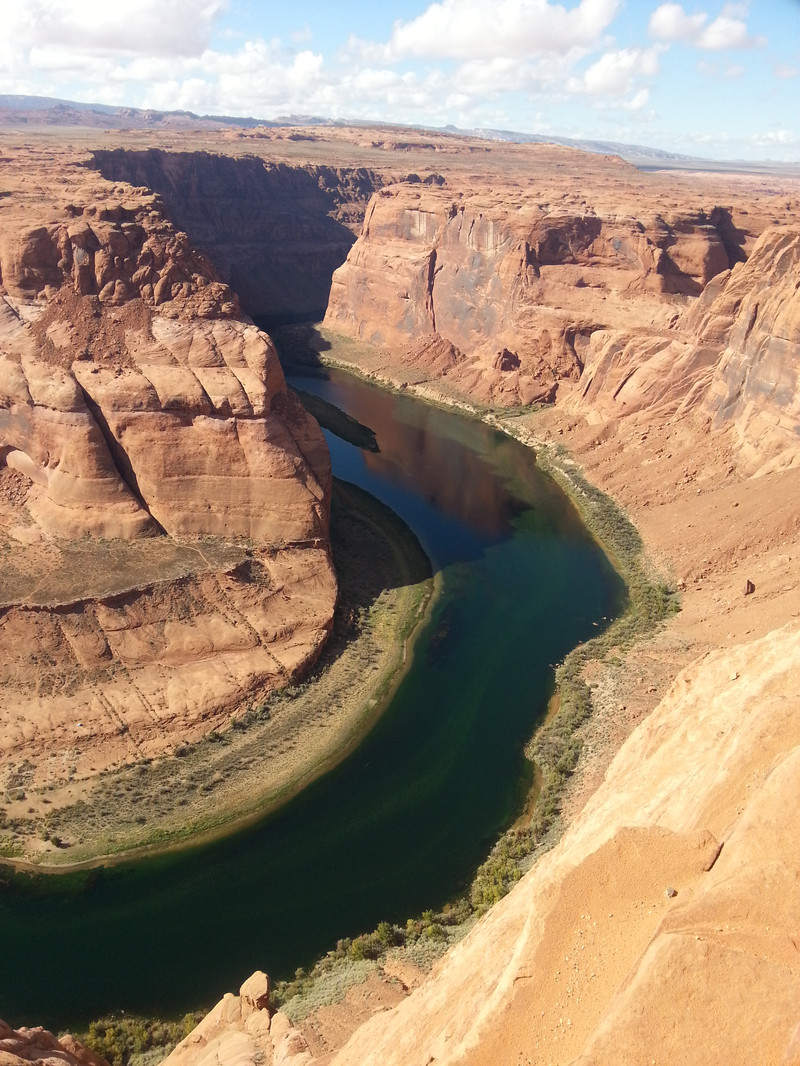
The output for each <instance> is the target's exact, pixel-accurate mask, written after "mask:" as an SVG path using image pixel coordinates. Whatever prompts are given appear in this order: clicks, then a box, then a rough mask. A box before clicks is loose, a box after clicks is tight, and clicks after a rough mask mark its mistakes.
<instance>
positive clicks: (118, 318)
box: [0, 170, 336, 781]
mask: <svg viewBox="0 0 800 1066" xmlns="http://www.w3.org/2000/svg"><path fill="white" fill-rule="evenodd" d="M70 177H71V178H72V180H71V181H69V182H65V183H64V186H59V185H58V184H57V183H55V182H53V183H52V184H50V185H49V187H48V190H47V191H48V195H49V196H50V200H49V201H48V200H45V202H44V203H41V202H40V203H39V204H38V205H36V206H35V207H33V206H31V205H30V204H26V203H25V192H24V187H23V189H21V190H20V192H19V193H16V194H14V193H12V194H11V195H10V196H8V197H6V198H5V199H4V200H3V201H2V211H1V212H0V276H1V277H2V290H0V369H1V370H2V373H1V374H0V376H1V377H2V382H3V385H2V404H0V488H1V489H2V501H1V502H2V509H1V510H0V518H1V519H2V533H3V538H4V543H5V566H4V575H3V584H2V608H3V624H2V626H1V627H0V648H1V649H2V654H0V662H2V681H3V686H2V697H0V737H1V738H2V743H3V753H4V758H5V765H6V770H7V771H8V772H12V770H13V768H14V767H16V768H17V770H18V769H19V767H21V766H25V765H29V766H30V765H35V766H36V770H35V772H34V774H33V778H31V775H30V774H28V775H27V780H28V781H31V780H37V779H45V780H46V779H50V778H52V779H58V778H60V777H63V776H65V775H67V774H71V775H73V776H75V775H77V776H82V775H83V774H86V773H89V772H91V771H94V770H97V769H101V768H102V767H103V766H104V765H115V764H119V763H122V762H125V761H130V760H131V759H136V758H141V757H143V756H150V755H153V754H156V753H158V752H160V751H163V750H170V749H171V748H172V746H173V745H174V743H177V742H178V741H183V740H186V739H189V740H191V739H193V738H195V737H197V736H198V735H200V734H202V733H203V732H207V731H208V730H209V729H211V728H213V727H214V726H219V725H220V724H223V723H225V722H228V721H229V720H230V715H231V714H232V713H233V712H234V711H235V710H236V709H237V708H238V707H240V706H241V705H242V704H243V703H244V702H249V701H252V700H257V699H258V698H260V697H261V696H263V695H264V694H265V693H266V692H268V691H269V690H270V689H271V688H273V687H275V686H276V685H279V684H283V683H285V682H286V681H287V680H288V679H291V678H292V677H294V676H295V675H296V674H297V672H298V671H299V670H301V669H302V668H303V667H304V666H306V665H307V664H308V663H309V662H310V661H313V659H314V657H315V656H316V655H317V653H318V652H319V650H320V648H321V646H322V644H323V642H324V640H325V637H326V634H327V632H328V630H329V627H330V623H331V618H332V612H333V604H334V599H335V595H336V581H335V577H334V574H333V571H332V567H331V562H330V558H329V551H328V540H327V538H328V508H329V499H330V484H331V482H330V463H329V458H328V454H327V449H326V447H325V444H324V440H323V438H322V435H321V433H320V431H319V429H318V427H317V425H316V423H315V422H314V421H313V419H311V418H310V417H309V416H308V415H306V413H305V411H304V410H303V408H302V406H301V405H300V403H299V401H298V400H297V399H296V398H295V397H294V396H293V395H292V394H291V393H289V392H288V391H287V389H286V385H285V381H284V378H283V373H282V371H281V368H280V365H279V363H278V360H277V356H276V354H275V350H274V348H273V346H272V343H271V341H270V340H269V338H268V337H267V336H266V335H265V334H263V333H261V332H260V331H259V330H258V329H257V328H256V327H255V326H254V325H252V324H251V323H249V322H248V321H247V320H246V319H245V318H244V317H243V316H242V314H241V312H240V310H239V305H238V301H237V298H236V296H235V295H234V294H233V293H232V291H231V290H230V289H229V288H228V287H227V286H226V285H225V284H224V283H222V282H220V281H219V280H218V279H217V277H216V275H215V273H214V270H213V268H212V267H211V265H210V263H209V262H208V260H207V259H206V258H205V257H204V256H202V255H201V254H199V253H197V252H196V251H195V250H194V249H193V248H192V246H191V245H190V244H189V241H188V239H187V237H186V235H185V234H183V233H181V232H180V231H178V230H176V229H175V227H174V226H173V224H172V223H171V222H170V221H169V220H168V219H167V218H166V216H165V214H164V211H163V208H162V205H161V204H160V201H159V200H158V198H157V197H155V196H154V195H153V194H152V193H150V192H147V191H146V190H141V189H139V190H133V189H131V188H129V187H127V186H125V187H121V188H115V187H114V186H111V185H109V184H108V183H106V182H104V181H103V180H102V179H101V178H100V177H99V176H96V175H89V173H88V172H86V171H84V170H82V171H80V172H78V173H73V174H71V175H70ZM76 569H77V570H78V571H79V572H76Z"/></svg>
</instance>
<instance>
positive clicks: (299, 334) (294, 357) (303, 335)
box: [254, 316, 333, 378]
mask: <svg viewBox="0 0 800 1066" xmlns="http://www.w3.org/2000/svg"><path fill="white" fill-rule="evenodd" d="M320 317H321V316H320ZM254 321H255V324H256V325H257V326H258V328H259V329H263V330H265V331H266V332H267V333H269V335H270V337H271V338H272V340H273V343H274V344H275V347H276V349H277V351H278V357H279V359H280V361H281V366H282V367H283V369H284V371H285V372H286V373H288V374H290V373H292V371H297V372H302V373H303V375H305V376H306V377H321V378H325V377H327V376H328V371H327V369H326V367H325V365H324V363H323V362H322V360H321V359H320V354H321V353H322V352H329V351H330V350H331V349H332V347H333V345H332V344H331V343H330V341H328V340H326V339H325V338H324V337H323V336H322V334H321V333H320V331H319V330H318V329H317V327H316V325H315V324H314V323H313V322H309V321H302V322H301V321H295V322H277V323H276V322H274V321H270V319H268V318H264V317H259V318H257V319H254Z"/></svg>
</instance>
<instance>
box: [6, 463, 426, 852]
mask: <svg viewBox="0 0 800 1066" xmlns="http://www.w3.org/2000/svg"><path fill="white" fill-rule="evenodd" d="M331 538H332V548H333V552H334V558H335V563H336V567H337V572H338V574H339V581H340V595H339V602H338V605H337V609H336V614H335V617H334V627H333V633H332V635H331V638H330V640H329V643H328V645H327V647H326V649H325V651H324V652H323V655H322V657H321V659H320V660H319V662H318V663H317V665H316V666H315V667H314V669H313V670H312V671H311V673H310V674H309V676H308V677H307V678H306V679H305V680H304V681H302V682H301V683H299V684H295V685H292V686H289V688H287V689H285V690H283V691H281V692H278V693H275V694H273V695H272V696H271V697H270V698H269V699H268V700H267V701H266V702H264V703H263V704H260V705H258V706H250V705H246V706H243V707H242V708H241V711H240V712H239V713H237V714H236V715H235V716H234V717H233V718H232V719H231V721H230V723H229V726H228V728H227V729H226V730H224V731H222V730H220V731H214V732H212V733H211V734H210V735H209V736H208V737H206V738H204V739H203V740H200V741H198V742H197V743H195V744H191V745H190V744H185V745H182V746H181V747H180V748H179V749H178V751H177V754H176V755H175V756H173V757H167V758H163V759H154V760H146V761H144V762H140V763H138V764H137V765H134V766H131V767H127V768H125V769H124V770H121V771H117V772H112V773H106V774H102V775H100V776H99V777H98V778H95V779H90V780H89V781H88V782H86V783H84V784H83V787H82V788H80V789H78V788H76V787H74V786H73V787H72V788H69V789H68V788H67V787H66V786H61V787H55V788H48V789H43V790H41V795H39V794H38V793H37V792H36V791H35V790H29V791H28V794H27V795H26V796H25V797H24V799H23V800H22V801H18V802H17V804H16V806H19V805H20V803H22V804H24V807H25V808H30V813H28V812H27V811H26V812H25V813H21V812H20V813H17V812H16V811H15V810H14V809H13V808H11V810H10V811H9V808H6V811H7V813H6V815H5V827H4V832H3V837H2V841H3V844H4V852H5V854H4V858H5V861H6V862H7V863H8V864H9V865H12V866H14V867H15V868H16V869H35V870H36V871H37V872H49V871H66V870H69V869H77V868H87V867H91V866H95V865H100V864H103V865H107V864H108V863H109V862H110V861H116V862H119V861H123V860H124V859H127V858H130V857H132V856H133V855H139V854H143V853H150V852H156V851H162V850H167V849H172V848H175V847H180V846H182V845H195V844H198V843H200V842H202V841H205V840H209V839H213V838H214V837H218V836H223V835H226V834H228V833H232V832H235V831H236V830H238V829H241V828H243V827H244V826H245V825H248V824H250V823H252V822H254V821H257V820H258V819H261V818H263V817H264V816H265V815H266V814H268V813H269V812H271V811H273V810H276V809H277V808H278V807H280V806H282V805H283V804H285V803H287V802H288V801H289V799H291V798H292V796H294V795H296V794H297V793H298V792H299V791H301V790H302V789H303V788H304V787H306V786H307V785H308V784H309V783H310V782H311V781H312V780H314V779H315V778H316V777H319V776H320V775H321V774H323V773H325V772H326V771H327V770H329V769H331V768H332V767H333V766H335V765H336V764H337V763H338V762H340V761H341V760H342V759H344V758H345V757H346V756H347V754H348V753H349V752H350V751H352V750H353V748H354V747H356V746H357V744H358V743H359V741H360V739H361V738H362V737H363V736H364V734H365V733H366V732H367V731H368V730H369V729H370V728H371V727H372V725H373V724H374V722H375V720H376V718H377V716H378V715H379V714H380V713H381V710H382V708H383V707H384V706H385V705H386V702H387V700H388V699H389V697H390V696H391V692H392V690H393V688H394V686H396V684H397V683H398V682H399V680H400V678H401V677H402V675H403V672H404V670H405V669H406V667H407V665H408V663H409V661H410V657H411V655H412V654H413V643H414V635H415V632H416V631H417V629H418V628H419V626H420V625H421V624H422V622H423V621H424V619H425V617H426V613H427V610H428V609H429V607H430V604H431V602H432V597H433V591H434V583H433V578H432V576H431V571H430V564H429V563H428V561H427V558H426V557H425V554H424V552H423V551H422V549H421V547H420V546H419V543H418V542H417V540H416V538H415V537H414V535H413V533H411V531H410V530H409V529H408V527H407V526H406V525H405V524H404V523H403V522H401V521H400V520H399V519H398V518H397V517H396V516H395V515H394V514H393V513H392V512H391V511H390V510H389V509H388V508H386V507H384V506H383V505H382V504H380V503H379V502H378V501H376V500H374V499H373V498H372V497H370V496H369V495H367V494H366V493H364V492H361V491H360V490H359V489H357V488H356V487H355V486H352V485H348V484H346V483H342V482H337V484H336V488H335V494H334V504H333V509H332V518H331ZM34 805H35V806H34ZM37 808H38V810H37ZM0 854H2V852H0Z"/></svg>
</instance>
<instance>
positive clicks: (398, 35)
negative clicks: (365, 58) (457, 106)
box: [383, 0, 621, 60]
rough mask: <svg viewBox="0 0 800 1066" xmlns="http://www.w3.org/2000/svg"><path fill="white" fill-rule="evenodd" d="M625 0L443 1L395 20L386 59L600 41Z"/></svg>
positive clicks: (480, 54)
mask: <svg viewBox="0 0 800 1066" xmlns="http://www.w3.org/2000/svg"><path fill="white" fill-rule="evenodd" d="M620 7H621V0H580V3H579V4H578V5H577V7H573V8H570V9H567V8H565V7H563V6H562V5H561V4H554V3H550V2H549V0H498V2H496V3H494V4H487V3H486V2H485V0H441V2H439V3H434V4H431V5H430V7H428V8H427V10H426V11H424V12H423V13H422V14H421V15H419V16H418V17H417V18H415V19H412V20H411V21H409V22H402V21H400V22H396V23H395V25H394V29H393V31H392V36H391V40H390V41H389V43H388V44H387V45H386V46H385V48H384V49H383V56H384V58H385V59H387V60H391V59H397V58H402V57H408V56H415V57H425V58H442V59H462V60H464V59H492V58H497V57H505V58H519V57H522V56H533V55H540V54H542V53H545V52H556V53H563V52H568V51H569V50H570V49H573V48H575V47H593V46H596V44H597V42H598V40H599V39H600V37H601V35H602V34H603V33H604V31H605V30H606V29H607V27H608V26H609V24H610V23H611V22H612V21H613V19H614V17H615V16H616V14H617V12H618V11H619V9H620Z"/></svg>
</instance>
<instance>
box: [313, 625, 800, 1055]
mask: <svg viewBox="0 0 800 1066" xmlns="http://www.w3.org/2000/svg"><path fill="white" fill-rule="evenodd" d="M799 671H800V631H798V628H797V626H796V625H795V626H792V627H788V628H786V629H783V630H781V631H779V632H775V633H771V634H770V635H769V636H767V637H765V638H762V639H761V640H758V641H755V642H753V643H752V644H750V645H745V646H742V647H739V648H735V649H732V650H721V651H718V652H715V653H713V654H711V655H709V656H707V657H706V658H704V659H703V660H701V661H699V662H697V663H696V664H694V665H693V666H692V667H690V668H689V669H687V670H686V671H684V672H683V673H682V674H681V675H680V676H679V677H678V678H677V679H676V681H675V683H674V685H673V687H672V689H671V691H670V692H669V693H668V695H667V696H666V697H665V698H664V700H663V701H662V702H661V704H660V705H659V706H658V707H657V708H656V710H655V711H654V712H653V713H652V715H651V716H650V717H649V718H648V719H647V720H646V721H645V722H644V723H643V724H642V725H641V726H640V727H639V728H638V729H637V730H636V731H635V733H634V734H633V735H632V736H631V737H630V739H629V740H628V742H627V743H626V744H625V745H624V747H623V748H622V750H621V751H620V752H619V754H618V755H617V757H616V759H615V760H614V762H613V764H612V766H611V768H610V770H609V772H608V774H607V777H606V781H605V782H604V784H603V785H602V786H601V787H600V789H599V790H598V791H597V793H596V794H595V796H594V797H593V798H592V799H591V800H590V801H589V803H588V804H587V806H586V808H585V810H584V811H583V813H582V814H581V815H580V816H579V818H578V819H577V820H576V822H575V823H574V824H573V826H572V827H571V829H570V830H569V831H568V832H567V834H566V836H565V837H564V839H563V841H562V842H561V844H559V845H558V847H557V848H555V849H554V850H553V851H552V852H550V853H549V854H548V855H546V856H545V857H544V858H542V859H540V860H539V862H538V863H537V865H536V866H535V867H534V869H533V870H532V871H531V872H530V873H529V874H527V875H526V877H525V878H524V879H523V880H522V881H521V882H520V884H519V885H518V886H517V887H515V888H514V890H513V891H512V893H511V894H510V895H509V896H508V897H506V899H505V900H503V901H501V902H500V903H499V904H497V905H496V906H495V907H494V908H493V909H492V911H491V912H490V913H489V914H488V915H487V917H486V918H485V919H484V920H483V921H482V922H481V923H480V924H479V925H478V926H477V928H476V929H475V930H474V931H473V932H472V933H471V934H470V935H469V936H468V937H467V938H466V939H465V940H464V941H463V942H462V943H461V944H459V945H458V946H457V947H456V948H454V949H453V950H452V951H451V952H450V953H449V954H448V956H447V957H446V958H445V960H444V961H443V963H442V964H440V965H439V967H437V971H436V972H435V973H434V974H433V975H432V977H431V978H430V979H429V980H428V981H427V982H426V983H425V984H424V985H423V986H422V987H421V988H420V989H418V990H417V991H415V992H414V993H412V995H411V996H410V997H409V998H408V999H407V1000H406V1001H405V1002H404V1003H402V1004H401V1005H400V1006H398V1007H396V1008H395V1009H394V1010H393V1011H391V1012H389V1013H388V1014H383V1015H377V1016H375V1017H374V1018H373V1019H372V1020H371V1021H369V1022H368V1023H366V1024H365V1025H364V1026H362V1028H361V1029H360V1030H358V1031H357V1032H356V1033H355V1034H354V1036H353V1037H352V1038H351V1040H350V1041H349V1043H348V1044H347V1045H346V1046H345V1047H344V1048H343V1049H342V1050H341V1051H340V1052H339V1053H338V1054H337V1055H336V1056H335V1057H334V1059H333V1062H334V1063H335V1064H336V1066H351V1064H355V1063H358V1064H359V1066H369V1064H373V1063H374V1064H377V1063H380V1064H381V1066H395V1064H397V1066H399V1064H403V1066H411V1064H415V1066H422V1064H424V1063H427V1062H430V1061H431V1058H434V1059H435V1061H436V1062H437V1063H443V1064H448V1063H453V1064H454V1063H456V1062H458V1063H464V1064H468V1066H473V1064H474V1066H478V1064H479V1063H481V1064H484V1063H489V1062H516V1061H520V1060H521V1061H525V1058H526V1057H529V1058H531V1059H533V1060H534V1061H538V1060H539V1059H542V1060H544V1061H548V1062H558V1063H580V1064H581V1066H584V1064H585V1066H588V1064H589V1063H592V1064H597V1066H599V1064H601V1063H609V1064H612V1063H613V1064H618V1063H620V1062H650V1061H653V1060H655V1061H667V1062H672V1061H675V1062H677V1061H684V1060H685V1059H686V1056H687V1054H689V1055H690V1058H691V1061H692V1062H693V1063H697V1064H698V1066H702V1064H706V1063H708V1064H709V1066H710V1064H712V1063H717V1062H719V1061H721V1060H724V1061H725V1062H729V1063H732V1064H741V1066H747V1064H749V1063H752V1062H754V1061H763V1062H775V1063H781V1062H794V1061H795V1059H796V1055H797V1009H796V1005H797V1002H798V997H799V996H800V967H799V966H798V952H797V946H796V944H795V941H794V936H795V930H796V926H797V920H798V914H800V909H799V908H800V883H798V879H797V876H796V869H797V864H798V861H800V855H798V844H797V839H796V837H797V835H796V833H795V832H794V828H793V824H792V821H791V819H787V818H786V813H785V812H786V806H785V804H786V797H787V795H789V794H790V793H791V785H790V784H789V782H791V781H793V780H796V774H797V772H798V765H799V764H800V729H799V728H798V722H800V718H799V717H798V709H799V706H798V697H797V692H798V681H799V680H800V674H799V673H798V672H799ZM720 846H721V848H720ZM668 889H672V890H673V891H672V893H670V892H669V891H667V890H668ZM714 1019H724V1024H723V1023H722V1022H719V1024H717V1023H715V1022H713V1020H714ZM687 1049H691V1051H690V1052H689V1051H688V1050H687Z"/></svg>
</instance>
